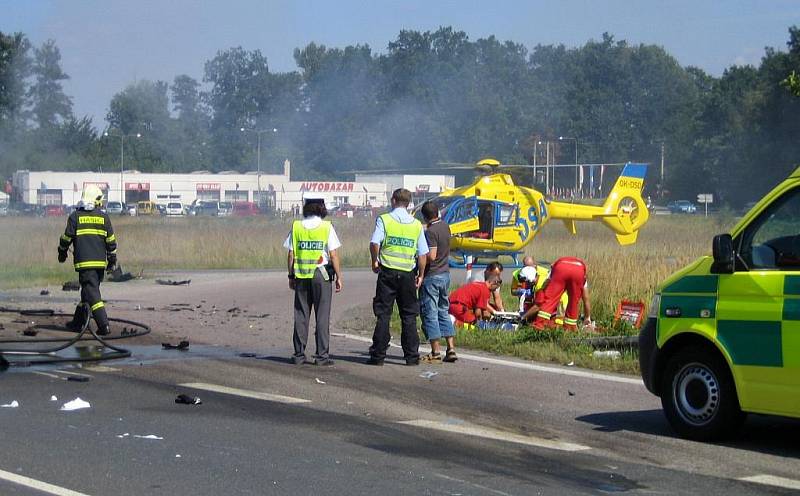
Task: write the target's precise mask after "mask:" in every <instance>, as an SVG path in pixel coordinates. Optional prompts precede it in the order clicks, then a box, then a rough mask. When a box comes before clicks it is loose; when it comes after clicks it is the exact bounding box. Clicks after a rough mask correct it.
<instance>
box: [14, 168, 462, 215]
mask: <svg viewBox="0 0 800 496" xmlns="http://www.w3.org/2000/svg"><path fill="white" fill-rule="evenodd" d="M290 175H291V164H290V163H289V161H288V160H287V161H285V162H284V170H283V174H258V173H256V172H248V173H245V174H240V173H238V172H233V171H231V172H220V173H216V174H214V173H210V172H206V171H198V172H193V173H189V174H161V173H141V172H138V171H133V170H130V171H124V172H122V173H120V172H50V171H42V172H38V171H26V170H22V171H17V172H15V173H14V176H13V179H12V195H11V196H12V201H13V202H15V203H24V204H31V205H74V204H75V203H77V202H78V200H80V196H81V191H83V188H84V187H85V186H86V185H89V184H96V185H98V186H99V187H100V189H102V190H103V191H104V192H105V193H106V199H107V200H108V201H121V202H123V203H127V204H131V203H136V202H140V201H152V202H155V203H158V204H166V203H168V202H180V203H182V204H184V205H189V204H192V203H194V202H196V201H229V202H253V203H256V204H259V205H261V206H264V205H266V206H267V207H270V208H274V209H277V210H283V211H291V210H292V209H293V208H296V207H298V206H300V205H302V203H303V194H304V193H305V192H307V191H308V192H313V193H316V194H322V196H323V197H324V198H325V203H326V204H327V205H328V206H329V207H333V206H337V205H353V206H356V207H384V206H386V205H388V203H389V197H390V196H391V193H392V191H394V190H395V189H396V188H406V189H409V190H410V191H411V192H412V193H413V194H414V197H415V199H414V201H415V202H417V203H419V201H420V200H422V199H425V198H427V197H430V196H435V195H437V194H439V193H441V192H442V191H443V190H444V189H445V188H452V187H453V186H454V183H455V180H454V178H453V176H443V175H402V174H392V175H380V174H359V175H357V176H356V180H355V181H291V180H290Z"/></svg>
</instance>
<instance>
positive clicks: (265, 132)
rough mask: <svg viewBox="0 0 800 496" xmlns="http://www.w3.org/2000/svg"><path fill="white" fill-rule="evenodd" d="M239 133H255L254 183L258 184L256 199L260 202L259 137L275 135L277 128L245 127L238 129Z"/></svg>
mask: <svg viewBox="0 0 800 496" xmlns="http://www.w3.org/2000/svg"><path fill="white" fill-rule="evenodd" d="M239 131H241V132H243V133H255V134H256V137H257V141H258V145H257V147H256V167H257V169H258V170H257V172H256V173H257V174H258V177H257V179H256V181H257V182H258V197H259V198H258V199H259V201H260V200H261V135H262V134H267V133H277V132H278V128H275V127H273V128H272V129H248V128H246V127H240V128H239Z"/></svg>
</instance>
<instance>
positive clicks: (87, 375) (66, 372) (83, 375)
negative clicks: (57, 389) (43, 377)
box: [56, 369, 92, 378]
mask: <svg viewBox="0 0 800 496" xmlns="http://www.w3.org/2000/svg"><path fill="white" fill-rule="evenodd" d="M56 372H57V373H59V374H67V375H76V376H78V377H90V378H91V377H92V376H91V375H89V374H81V373H80V372H70V371H69V370H61V369H59V370H56Z"/></svg>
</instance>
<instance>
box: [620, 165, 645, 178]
mask: <svg viewBox="0 0 800 496" xmlns="http://www.w3.org/2000/svg"><path fill="white" fill-rule="evenodd" d="M621 175H622V177H635V178H638V179H644V176H646V175H647V164H625V168H624V169H622V174H621Z"/></svg>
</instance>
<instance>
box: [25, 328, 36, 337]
mask: <svg viewBox="0 0 800 496" xmlns="http://www.w3.org/2000/svg"><path fill="white" fill-rule="evenodd" d="M37 334H39V331H37V330H36V328H34V327H28V328H27V329H25V330H24V331H22V335H23V336H36V335H37Z"/></svg>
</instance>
